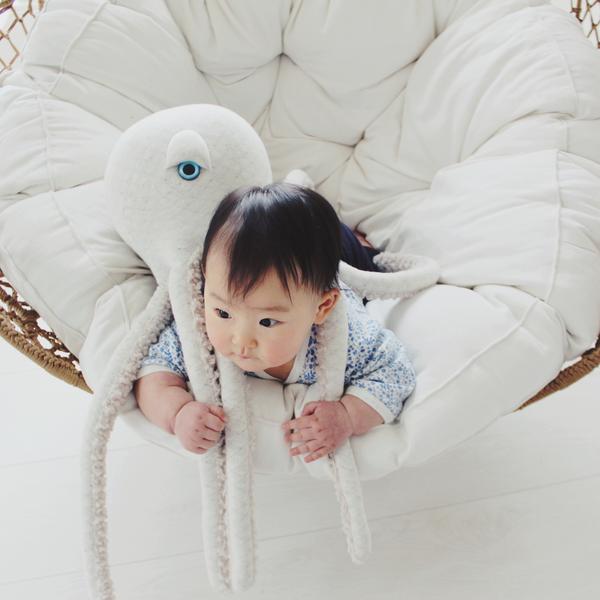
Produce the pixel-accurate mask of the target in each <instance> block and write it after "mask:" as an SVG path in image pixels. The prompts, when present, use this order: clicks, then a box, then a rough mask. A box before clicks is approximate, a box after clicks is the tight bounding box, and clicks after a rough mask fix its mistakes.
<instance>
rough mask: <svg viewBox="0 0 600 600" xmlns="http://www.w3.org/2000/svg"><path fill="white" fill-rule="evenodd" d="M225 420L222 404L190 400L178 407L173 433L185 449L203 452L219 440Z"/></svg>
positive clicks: (198, 452)
mask: <svg viewBox="0 0 600 600" xmlns="http://www.w3.org/2000/svg"><path fill="white" fill-rule="evenodd" d="M226 422H227V416H226V415H225V411H224V410H223V407H222V406H217V405H216V404H207V403H206V402H198V401H196V400H192V401H190V402H188V403H187V404H184V405H183V406H182V407H181V408H180V409H179V412H178V413H177V415H176V416H175V423H174V427H173V433H174V434H175V435H176V436H177V437H178V438H179V441H180V442H181V445H182V446H183V447H184V448H185V449H186V450H189V451H190V452H194V453H196V454H204V453H205V452H206V451H207V450H209V449H210V448H212V447H213V446H214V445H215V444H216V443H217V442H218V441H219V438H220V436H221V432H222V431H223V429H225V424H226Z"/></svg>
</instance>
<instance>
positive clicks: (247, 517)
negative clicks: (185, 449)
mask: <svg viewBox="0 0 600 600" xmlns="http://www.w3.org/2000/svg"><path fill="white" fill-rule="evenodd" d="M218 363H219V367H220V372H221V396H222V398H223V406H224V408H225V411H226V412H227V415H228V417H229V422H228V424H227V428H226V438H225V439H226V449H227V451H226V465H227V468H226V473H227V478H226V484H227V518H228V531H229V556H230V565H229V569H230V579H231V588H232V590H233V591H235V592H237V591H242V590H245V589H247V588H249V587H250V586H251V585H252V583H253V582H254V577H255V573H256V558H255V557H256V537H255V529H254V495H253V479H252V478H253V465H252V454H251V446H252V438H253V435H252V432H253V429H254V422H253V419H252V415H251V405H250V403H249V402H248V401H247V399H248V394H247V391H248V384H247V377H246V376H245V375H244V373H243V372H242V370H241V369H239V368H238V367H237V366H236V365H235V364H234V363H232V362H231V361H230V360H228V359H227V358H225V357H224V356H221V355H218Z"/></svg>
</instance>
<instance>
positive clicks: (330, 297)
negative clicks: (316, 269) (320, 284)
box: [313, 288, 341, 325]
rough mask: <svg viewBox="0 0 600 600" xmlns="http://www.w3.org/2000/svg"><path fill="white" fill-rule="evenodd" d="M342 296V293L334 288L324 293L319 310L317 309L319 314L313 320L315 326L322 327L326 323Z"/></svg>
mask: <svg viewBox="0 0 600 600" xmlns="http://www.w3.org/2000/svg"><path fill="white" fill-rule="evenodd" d="M340 294H341V292H340V290H339V289H338V288H332V289H331V290H329V291H327V292H324V293H323V297H322V298H321V302H320V304H319V308H318V309H317V314H316V315H315V318H314V319H313V323H315V325H320V324H321V323H323V322H324V321H325V319H326V318H327V317H328V316H329V314H330V313H331V311H332V310H333V308H334V307H335V305H336V304H337V303H338V301H339V299H340Z"/></svg>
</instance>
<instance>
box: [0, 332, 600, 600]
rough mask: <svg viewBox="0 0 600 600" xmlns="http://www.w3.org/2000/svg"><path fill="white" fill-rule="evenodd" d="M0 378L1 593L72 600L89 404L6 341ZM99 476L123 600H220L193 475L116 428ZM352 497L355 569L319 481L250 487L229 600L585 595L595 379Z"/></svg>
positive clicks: (595, 545)
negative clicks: (251, 562) (365, 554)
mask: <svg viewBox="0 0 600 600" xmlns="http://www.w3.org/2000/svg"><path fill="white" fill-rule="evenodd" d="M0 365H2V366H1V367H0V376H1V378H2V381H1V383H2V385H1V390H2V397H1V400H0V598H2V600H38V599H41V598H43V600H84V599H85V598H87V596H86V593H87V592H86V586H85V582H84V580H83V572H82V557H81V539H82V534H81V521H80V518H81V513H80V490H79V481H80V479H79V461H78V453H79V451H80V445H81V436H82V425H83V423H84V418H85V415H86V412H87V410H88V407H89V404H90V399H91V397H90V396H88V395H87V394H85V393H84V392H79V391H78V390H76V389H75V388H72V387H71V386H69V385H67V384H64V383H62V382H61V381H59V380H57V379H55V378H53V377H52V376H50V375H48V374H47V373H46V372H45V371H43V370H41V369H40V368H39V367H37V366H36V365H35V364H33V363H31V362H30V361H28V360H27V359H26V358H24V357H23V356H22V355H21V354H19V353H18V352H17V351H16V350H13V349H12V348H11V347H10V346H9V345H8V344H7V343H5V342H4V341H3V340H0ZM108 472H109V484H108V494H109V531H110V536H111V546H110V558H111V562H112V564H113V576H114V580H115V586H116V589H117V593H118V598H119V600H134V599H136V600H142V599H143V600H192V599H200V598H202V599H212V598H218V597H221V595H219V594H217V593H215V592H213V591H212V589H211V588H210V586H209V585H208V582H207V580H206V572H205V566H204V556H203V553H202V544H201V535H200V509H199V507H200V497H199V486H198V477H197V472H196V468H195V466H194V465H193V463H192V462H190V461H187V460H186V459H185V458H182V457H179V456H177V455H174V454H172V453H170V452H168V451H166V450H162V449H161V448H158V447H155V446H152V445H150V444H148V443H146V442H144V441H142V440H141V439H140V438H138V437H137V435H136V434H135V433H133V432H131V431H130V430H128V429H127V428H126V427H125V426H124V425H122V424H120V423H118V424H117V429H116V431H115V432H114V434H113V436H112V442H111V445H110V453H109V459H108ZM364 494H365V502H366V508H367V511H368V514H369V516H370V521H371V528H372V534H373V547H374V551H373V555H372V557H371V558H370V560H369V562H368V563H367V564H366V565H363V566H360V567H359V566H355V565H353V563H352V562H351V561H350V558H349V556H348V554H347V551H346V547H345V539H344V536H343V534H342V531H341V527H340V520H339V510H338V506H337V501H336V499H335V494H334V491H333V487H332V486H331V485H330V484H329V483H328V482H323V481H316V480H313V479H310V478H309V477H308V476H306V477H300V478H291V477H288V478H276V479H274V478H267V477H264V476H262V477H258V478H257V480H256V502H257V530H258V534H259V554H258V576H257V580H256V584H255V586H254V588H253V589H252V590H250V591H248V592H245V593H243V594H239V596H240V597H243V598H249V599H257V598H261V599H278V600H279V599H281V598H285V599H286V600H287V599H295V598H298V599H305V598H313V599H316V600H320V599H321V598H323V599H324V598H327V599H334V600H337V599H342V598H344V599H347V600H354V599H356V600H358V599H361V600H362V599H363V598H365V597H366V598H369V599H372V598H381V599H384V598H385V599H392V598H393V599H401V598H402V599H404V598H406V599H410V600H438V599H440V600H441V599H444V600H453V599H457V600H459V599H460V600H496V599H498V600H499V599H502V600H509V599H510V600H564V599H565V598H567V599H569V600H596V599H597V598H599V597H600V569H599V568H598V566H599V565H600V373H598V374H595V373H593V374H591V375H589V376H588V377H587V378H586V379H584V380H582V381H581V382H579V383H578V384H576V385H574V386H572V388H571V389H569V390H565V391H562V392H559V393H557V394H555V395H553V396H551V397H550V398H548V399H546V400H543V401H542V402H541V403H540V404H539V405H538V406H533V407H530V408H527V409H525V410H524V411H522V412H521V413H516V414H512V415H509V416H507V417H503V418H502V419H500V420H499V421H497V422H496V423H495V424H493V425H492V426H490V427H489V428H488V429H486V430H485V431H483V432H481V433H480V434H479V435H478V436H476V437H475V438H472V439H471V440H469V441H467V442H465V443H464V444H462V445H461V446H460V447H457V448H455V449H453V450H452V451H451V452H448V453H447V454H445V455H444V456H442V457H438V458H436V459H434V460H432V461H431V462H429V463H427V464H425V465H423V466H421V467H420V468H418V469H417V468H414V469H410V470H401V471H398V472H397V473H394V474H393V475H392V476H390V477H387V478H385V479H383V480H378V481H374V482H365V484H364Z"/></svg>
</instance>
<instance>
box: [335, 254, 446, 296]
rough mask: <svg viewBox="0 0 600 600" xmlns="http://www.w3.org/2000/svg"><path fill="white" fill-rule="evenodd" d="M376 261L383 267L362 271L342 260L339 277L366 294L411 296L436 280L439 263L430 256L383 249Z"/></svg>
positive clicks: (363, 294) (438, 272)
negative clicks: (384, 250) (381, 270)
mask: <svg viewBox="0 0 600 600" xmlns="http://www.w3.org/2000/svg"><path fill="white" fill-rule="evenodd" d="M373 262H374V263H375V264H376V265H377V266H378V267H380V268H381V269H383V270H384V272H377V271H362V270H360V269H357V268H356V267H353V266H352V265H349V264H347V263H345V262H344V261H340V268H339V271H340V277H341V279H343V280H344V281H345V282H346V283H347V284H348V285H349V286H350V287H351V288H353V289H354V290H356V292H357V293H358V294H359V295H360V296H361V297H363V298H367V299H369V300H374V299H375V298H408V297H410V296H413V295H415V294H416V293H417V292H419V291H420V290H422V289H424V288H427V287H429V286H431V285H433V284H434V283H436V282H437V281H438V279H439V277H440V267H439V264H438V263H437V262H436V261H435V260H434V259H432V258H430V257H428V256H419V255H415V254H400V253H397V252H380V253H379V254H377V255H375V257H374V258H373Z"/></svg>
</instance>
